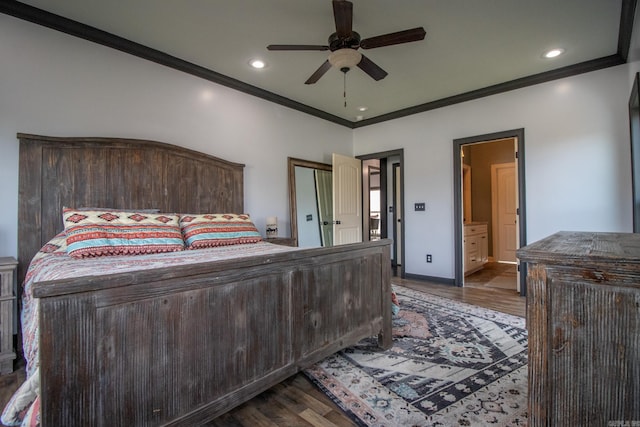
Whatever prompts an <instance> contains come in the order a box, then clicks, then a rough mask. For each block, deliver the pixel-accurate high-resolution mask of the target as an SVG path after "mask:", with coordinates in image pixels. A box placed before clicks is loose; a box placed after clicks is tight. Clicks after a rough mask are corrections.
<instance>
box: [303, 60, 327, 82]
mask: <svg viewBox="0 0 640 427" xmlns="http://www.w3.org/2000/svg"><path fill="white" fill-rule="evenodd" d="M329 68H331V63H330V62H329V60H328V59H327V60H326V61H324V63H323V64H322V65H321V66H320V68H318V69H317V70H316V71H315V73H313V74H311V77H309V78H308V79H307V81H306V82H304V84H306V85H312V84H314V83H315V82H317V81H318V80H320V77H322V76H324V73H326V72H327V71H329Z"/></svg>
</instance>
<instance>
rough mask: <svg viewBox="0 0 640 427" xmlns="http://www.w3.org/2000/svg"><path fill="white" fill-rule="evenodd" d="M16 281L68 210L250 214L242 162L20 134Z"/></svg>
mask: <svg viewBox="0 0 640 427" xmlns="http://www.w3.org/2000/svg"><path fill="white" fill-rule="evenodd" d="M18 139H19V140H20V172H19V174H20V175H19V202H18V280H19V282H18V283H19V285H20V286H22V281H23V279H24V276H25V273H26V269H27V267H28V265H29V262H30V261H31V259H32V258H33V256H34V255H35V254H36V252H37V251H38V250H39V249H40V248H41V247H42V246H43V245H44V244H45V243H46V242H48V241H49V240H50V239H51V238H52V237H54V236H55V235H56V234H57V233H59V232H60V231H62V229H63V225H62V208H63V206H68V207H104V208H113V209H155V208H157V209H160V211H161V212H179V213H180V212H184V213H187V212H189V213H205V212H233V213H244V184H243V170H244V165H243V164H239V163H232V162H228V161H225V160H222V159H219V158H216V157H213V156H209V155H207V154H203V153H199V152H197V151H192V150H188V149H186V148H182V147H178V146H175V145H171V144H164V143H161V142H155V141H143V140H135V139H120V138H59V137H47V136H38V135H27V134H22V133H19V134H18Z"/></svg>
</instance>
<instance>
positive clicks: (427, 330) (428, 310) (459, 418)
mask: <svg viewBox="0 0 640 427" xmlns="http://www.w3.org/2000/svg"><path fill="white" fill-rule="evenodd" d="M393 288H394V291H395V292H396V294H397V296H398V299H399V301H400V312H399V313H398V314H397V315H395V316H394V319H393V347H392V348H391V349H389V350H386V351H383V350H380V349H378V348H377V346H376V342H375V340H374V339H370V340H364V341H362V342H360V343H359V344H358V345H357V346H355V347H350V348H347V349H345V350H343V351H341V352H339V353H336V354H334V355H332V356H330V357H328V358H326V359H324V360H323V361H321V362H319V363H317V364H316V365H314V366H312V367H311V368H310V369H307V370H306V371H305V374H306V375H307V376H308V377H309V378H310V379H311V380H312V382H314V383H315V384H316V385H317V386H318V387H319V388H320V389H321V390H322V391H323V392H324V393H325V394H327V395H328V396H329V397H330V398H331V399H332V400H333V401H334V402H336V404H337V405H338V406H340V408H341V409H342V410H343V411H344V412H345V413H346V414H347V415H348V416H349V417H350V418H351V419H352V420H353V421H354V422H355V423H356V424H357V425H359V426H371V427H378V426H380V427H382V426H442V427H445V426H446V427H449V426H524V425H526V424H527V332H526V329H525V322H524V319H523V318H520V317H516V316H512V315H508V314H504V313H499V312H496V311H492V310H488V309H483V308H479V307H476V306H472V305H468V304H464V303H460V302H456V301H453V300H449V299H446V298H441V297H438V296H436V295H431V294H427V293H423V292H417V291H413V290H410V289H407V288H404V287H401V286H396V285H394V286H393Z"/></svg>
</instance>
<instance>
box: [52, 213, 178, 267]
mask: <svg viewBox="0 0 640 427" xmlns="http://www.w3.org/2000/svg"><path fill="white" fill-rule="evenodd" d="M62 217H63V221H64V231H65V234H66V239H67V253H68V254H69V255H70V256H72V257H74V258H84V257H95V256H102V255H137V254H151V253H158V252H173V251H181V250H183V249H184V242H183V241H182V234H181V233H180V225H179V224H180V223H179V216H178V215H176V214H163V213H144V212H133V211H117V210H94V211H87V210H80V209H70V208H64V209H63V215H62Z"/></svg>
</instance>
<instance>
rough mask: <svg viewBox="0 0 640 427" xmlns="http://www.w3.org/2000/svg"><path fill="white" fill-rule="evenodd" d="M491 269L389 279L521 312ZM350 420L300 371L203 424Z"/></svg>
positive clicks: (521, 301) (1, 394)
mask: <svg viewBox="0 0 640 427" xmlns="http://www.w3.org/2000/svg"><path fill="white" fill-rule="evenodd" d="M490 269H491V266H489V268H488V269H487V271H484V272H483V273H482V274H483V278H482V280H478V278H477V277H478V276H476V277H475V278H474V277H472V276H469V277H468V280H466V282H465V283H466V285H465V287H463V288H457V287H453V286H447V285H441V284H436V283H430V282H423V281H412V280H405V279H399V278H393V279H392V282H393V283H394V284H397V285H401V286H405V287H408V288H411V289H415V290H418V291H423V292H427V293H432V294H435V295H439V296H442V297H446V298H450V299H453V300H456V301H462V302H466V303H469V304H473V305H477V306H480V307H485V308H490V309H492V310H496V311H501V312H504V313H509V314H513V315H516V316H521V317H524V316H525V306H526V303H525V298H523V297H520V296H519V295H518V293H517V292H516V291H515V290H510V289H504V288H501V287H496V288H494V287H491V286H488V283H489V282H490V281H491V280H493V279H494V278H495V276H496V275H498V274H501V273H500V269H499V268H496V269H494V273H493V274H490V273H489V272H488V270H490ZM476 274H478V273H476ZM22 381H24V369H18V370H17V371H16V372H14V373H12V374H9V375H4V376H1V377H0V407H4V404H5V403H6V402H7V401H8V400H9V398H10V397H11V395H12V394H13V392H14V391H15V390H16V389H17V388H18V387H19V386H20V384H21V383H22ZM354 425H355V424H354V423H353V422H352V421H351V420H350V419H349V418H348V417H346V416H345V415H344V414H343V413H342V412H341V411H340V408H338V406H336V405H335V404H334V403H333V402H332V401H331V400H330V399H329V398H327V397H326V396H325V395H324V393H322V392H321V391H320V390H318V389H317V388H316V387H315V386H314V385H313V384H312V383H311V382H310V381H309V380H308V379H307V377H306V376H305V375H304V374H297V375H294V376H292V377H290V378H288V379H287V380H285V381H283V382H282V383H280V384H278V385H276V386H275V387H272V388H271V389H269V390H267V391H265V392H264V393H262V394H260V395H258V396H256V397H255V398H253V399H252V400H250V401H249V402H247V403H244V404H242V405H240V406H238V407H237V408H235V409H234V410H232V411H230V412H228V413H226V414H224V415H222V416H220V417H218V418H217V419H216V420H214V421H212V422H210V423H208V424H207V426H211V427H223V426H224V427H228V426H231V427H234V426H237V427H261V426H287V427H296V426H301V427H302V426H307V427H308V426H317V427H320V426H354Z"/></svg>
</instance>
